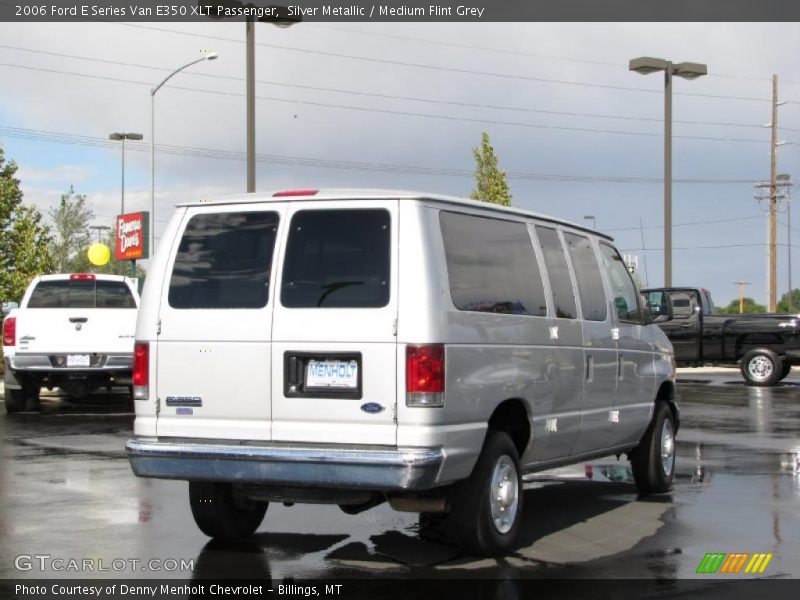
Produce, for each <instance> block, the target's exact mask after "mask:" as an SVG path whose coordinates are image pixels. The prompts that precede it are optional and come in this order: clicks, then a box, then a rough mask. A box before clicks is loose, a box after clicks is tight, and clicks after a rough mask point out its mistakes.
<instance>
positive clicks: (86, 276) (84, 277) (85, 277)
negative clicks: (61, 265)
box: [69, 273, 96, 281]
mask: <svg viewBox="0 0 800 600" xmlns="http://www.w3.org/2000/svg"><path fill="white" fill-rule="evenodd" d="M95 279H96V277H95V276H94V273H73V274H72V275H70V276H69V280H70V281H94V280H95Z"/></svg>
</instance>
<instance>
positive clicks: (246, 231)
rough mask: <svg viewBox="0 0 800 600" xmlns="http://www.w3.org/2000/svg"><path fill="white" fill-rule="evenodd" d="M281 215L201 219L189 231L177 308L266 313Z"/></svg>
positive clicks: (172, 291)
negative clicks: (239, 309)
mask: <svg viewBox="0 0 800 600" xmlns="http://www.w3.org/2000/svg"><path fill="white" fill-rule="evenodd" d="M277 229H278V214H277V213H274V212H235V213H234V212H231V213H224V212H223V213H212V214H201V215H195V216H194V217H192V218H191V219H190V220H189V223H188V224H187V225H186V230H185V231H184V232H183V237H182V238H181V242H180V245H179V246H178V253H177V255H176V256H175V265H174V266H173V268H172V277H171V279H170V283H169V305H170V306H171V307H172V308H187V309H189V308H262V307H264V306H266V305H267V300H268V298H269V276H270V272H271V270H272V253H273V250H274V247H275V233H276V231H277Z"/></svg>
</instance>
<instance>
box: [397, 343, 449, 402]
mask: <svg viewBox="0 0 800 600" xmlns="http://www.w3.org/2000/svg"><path fill="white" fill-rule="evenodd" d="M406 406H426V407H440V406H444V345H442V344H429V345H426V346H406Z"/></svg>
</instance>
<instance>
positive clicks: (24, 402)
mask: <svg viewBox="0 0 800 600" xmlns="http://www.w3.org/2000/svg"><path fill="white" fill-rule="evenodd" d="M5 405H6V412H7V413H8V414H11V413H17V412H22V411H24V410H30V407H29V406H28V397H27V396H26V395H25V391H24V390H10V389H8V388H6V391H5Z"/></svg>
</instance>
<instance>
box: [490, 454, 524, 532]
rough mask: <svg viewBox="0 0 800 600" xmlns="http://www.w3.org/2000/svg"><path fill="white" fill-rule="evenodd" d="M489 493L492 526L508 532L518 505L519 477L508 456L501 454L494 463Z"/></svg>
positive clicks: (499, 530)
mask: <svg viewBox="0 0 800 600" xmlns="http://www.w3.org/2000/svg"><path fill="white" fill-rule="evenodd" d="M489 494H490V502H491V509H492V520H493V521H494V526H495V528H496V529H497V531H498V532H500V533H508V532H509V531H511V527H512V526H513V525H514V521H515V519H516V516H517V509H518V507H519V477H518V475H517V468H516V466H515V465H514V461H513V460H511V458H510V457H508V456H506V455H503V456H501V457H500V458H499V459H498V460H497V462H496V463H495V465H494V470H493V471H492V483H491V487H490V489H489Z"/></svg>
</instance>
